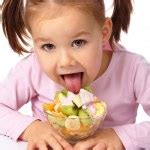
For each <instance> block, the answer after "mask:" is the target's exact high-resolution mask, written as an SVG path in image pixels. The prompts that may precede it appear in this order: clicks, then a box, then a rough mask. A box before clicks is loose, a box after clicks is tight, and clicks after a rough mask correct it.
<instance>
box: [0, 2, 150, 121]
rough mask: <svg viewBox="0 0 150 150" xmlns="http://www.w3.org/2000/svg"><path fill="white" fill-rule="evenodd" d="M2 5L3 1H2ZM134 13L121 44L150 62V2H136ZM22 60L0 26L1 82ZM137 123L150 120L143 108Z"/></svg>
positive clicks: (28, 105)
mask: <svg viewBox="0 0 150 150" xmlns="http://www.w3.org/2000/svg"><path fill="white" fill-rule="evenodd" d="M105 2H106V9H107V10H108V11H107V15H108V16H109V14H110V13H111V10H110V9H109V8H110V5H111V2H112V1H111V0H106V1H105ZM0 3H1V0H0ZM134 3H135V4H134V12H133V15H132V18H131V19H132V20H131V24H130V28H129V32H128V34H127V35H126V34H122V37H121V43H122V44H123V45H124V46H125V47H127V49H128V50H130V51H132V52H136V53H138V54H141V55H143V56H144V57H145V58H146V59H147V60H148V61H149V62H150V37H149V36H150V1H149V0H135V2H134ZM21 58H22V56H18V55H17V54H15V53H14V52H13V51H12V50H11V49H10V47H9V44H8V42H7V40H6V38H5V37H4V35H3V32H2V29H1V24H0V81H1V80H3V79H4V78H5V77H6V75H7V74H8V72H9V70H10V69H11V68H12V67H13V66H14V65H15V64H16V63H17V62H18V61H19V60H20V59H21ZM21 112H23V113H25V114H31V110H30V104H27V105H26V106H24V107H23V108H22V109H21ZM138 114H139V115H138V117H137V122H141V121H143V120H146V119H148V120H150V119H149V118H148V116H147V115H146V114H144V112H143V110H142V108H141V107H140V108H139V111H138Z"/></svg>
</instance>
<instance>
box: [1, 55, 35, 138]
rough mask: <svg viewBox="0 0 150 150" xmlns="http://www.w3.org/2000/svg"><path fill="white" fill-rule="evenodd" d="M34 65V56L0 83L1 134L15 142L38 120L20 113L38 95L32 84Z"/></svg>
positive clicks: (20, 64) (18, 65) (19, 65)
mask: <svg viewBox="0 0 150 150" xmlns="http://www.w3.org/2000/svg"><path fill="white" fill-rule="evenodd" d="M32 64H33V56H29V57H27V58H25V59H24V60H22V61H21V62H20V63H19V64H17V65H16V67H15V68H14V69H12V70H11V72H10V73H9V75H8V77H7V78H6V79H5V80H4V81H3V82H1V83H0V134H2V135H6V136H8V137H10V138H12V139H14V140H17V139H18V137H19V136H20V134H21V133H22V132H23V131H24V130H25V128H27V126H28V125H29V124H30V123H31V122H33V121H34V120H36V119H37V118H34V117H31V116H26V115H22V114H21V113H19V112H18V109H19V108H20V107H21V106H23V105H24V104H26V103H28V101H29V100H30V99H31V98H32V97H33V96H35V94H36V93H35V91H34V87H33V84H32V81H33V79H32V77H33V69H32Z"/></svg>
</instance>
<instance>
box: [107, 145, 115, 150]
mask: <svg viewBox="0 0 150 150" xmlns="http://www.w3.org/2000/svg"><path fill="white" fill-rule="evenodd" d="M107 150H116V148H115V147H114V146H113V145H112V144H109V145H108V148H107Z"/></svg>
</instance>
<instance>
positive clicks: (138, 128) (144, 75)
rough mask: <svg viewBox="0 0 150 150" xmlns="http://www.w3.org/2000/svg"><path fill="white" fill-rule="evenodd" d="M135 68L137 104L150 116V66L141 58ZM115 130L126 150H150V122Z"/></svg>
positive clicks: (134, 83) (134, 82)
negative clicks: (139, 149)
mask: <svg viewBox="0 0 150 150" xmlns="http://www.w3.org/2000/svg"><path fill="white" fill-rule="evenodd" d="M135 68H136V69H135V71H134V72H135V73H134V74H133V82H132V83H133V90H134V95H135V97H136V102H137V103H138V104H141V105H142V107H143V109H144V110H145V112H146V113H147V114H148V115H149V116H150V64H148V63H147V62H146V61H145V59H143V58H141V59H140V60H139V61H137V62H136V67H135ZM114 130H115V131H116V133H117V134H118V136H119V137H120V139H121V141H122V142H123V144H124V145H125V148H126V149H138V148H144V149H146V148H147V149H150V140H149V137H150V122H148V121H145V122H142V123H138V124H130V125H124V126H118V127H115V128H114Z"/></svg>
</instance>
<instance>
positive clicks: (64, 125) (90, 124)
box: [45, 111, 106, 144]
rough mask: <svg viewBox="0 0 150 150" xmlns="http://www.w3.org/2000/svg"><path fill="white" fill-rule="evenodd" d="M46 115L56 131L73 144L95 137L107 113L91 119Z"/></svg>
mask: <svg viewBox="0 0 150 150" xmlns="http://www.w3.org/2000/svg"><path fill="white" fill-rule="evenodd" d="M45 113H46V115H47V119H48V121H49V122H50V123H51V125H52V126H53V127H54V128H55V129H56V131H58V133H59V134H60V135H61V136H62V137H64V138H65V139H66V140H67V141H68V142H70V143H71V144H74V143H76V142H77V141H80V140H83V139H85V138H87V137H89V136H91V135H93V134H94V133H95V131H96V130H97V129H98V128H99V126H100V125H101V123H102V122H103V120H104V118H105V116H106V111H105V112H104V113H103V115H101V116H96V117H90V118H79V117H78V116H68V117H66V116H64V115H63V114H62V115H61V114H60V113H59V114H58V113H56V112H49V111H46V112H45Z"/></svg>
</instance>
